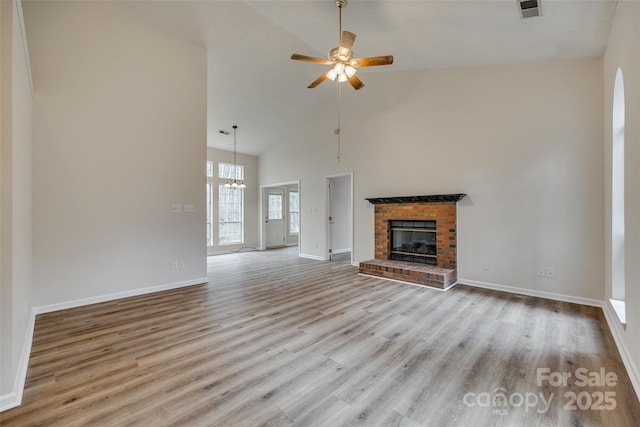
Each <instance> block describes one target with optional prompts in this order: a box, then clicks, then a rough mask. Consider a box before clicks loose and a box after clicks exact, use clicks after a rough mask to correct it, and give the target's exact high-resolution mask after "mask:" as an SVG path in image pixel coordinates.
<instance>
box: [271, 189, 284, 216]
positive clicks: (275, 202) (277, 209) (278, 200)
mask: <svg viewBox="0 0 640 427" xmlns="http://www.w3.org/2000/svg"><path fill="white" fill-rule="evenodd" d="M282 216H283V215H282V194H269V219H283V218H282Z"/></svg>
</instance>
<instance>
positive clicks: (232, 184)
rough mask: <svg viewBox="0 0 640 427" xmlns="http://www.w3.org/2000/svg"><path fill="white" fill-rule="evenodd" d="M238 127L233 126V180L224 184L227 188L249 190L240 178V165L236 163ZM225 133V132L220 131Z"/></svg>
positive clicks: (228, 180)
mask: <svg viewBox="0 0 640 427" xmlns="http://www.w3.org/2000/svg"><path fill="white" fill-rule="evenodd" d="M237 129H238V126H236V125H233V179H227V182H225V183H224V187H225V188H233V189H237V188H247V186H246V185H245V183H244V181H243V180H241V179H237V178H238V163H237V162H236V130H237ZM220 132H221V133H224V132H223V131H220Z"/></svg>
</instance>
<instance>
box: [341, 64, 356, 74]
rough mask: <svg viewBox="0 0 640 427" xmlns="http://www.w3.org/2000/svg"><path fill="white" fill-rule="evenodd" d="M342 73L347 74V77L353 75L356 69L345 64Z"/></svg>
mask: <svg viewBox="0 0 640 427" xmlns="http://www.w3.org/2000/svg"><path fill="white" fill-rule="evenodd" d="M344 73H345V74H346V75H347V77H353V76H355V74H356V69H355V68H353V67H352V66H351V65H346V66H345V67H344Z"/></svg>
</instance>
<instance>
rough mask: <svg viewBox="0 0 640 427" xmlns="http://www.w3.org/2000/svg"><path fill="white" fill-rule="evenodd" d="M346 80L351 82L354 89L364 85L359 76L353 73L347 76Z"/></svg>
mask: <svg viewBox="0 0 640 427" xmlns="http://www.w3.org/2000/svg"><path fill="white" fill-rule="evenodd" d="M347 80H349V83H351V86H353V88H354V89H355V90H359V89H362V88H363V87H364V83H362V80H360V78H359V77H358V76H356V75H355V74H354V75H353V76H351V77H347Z"/></svg>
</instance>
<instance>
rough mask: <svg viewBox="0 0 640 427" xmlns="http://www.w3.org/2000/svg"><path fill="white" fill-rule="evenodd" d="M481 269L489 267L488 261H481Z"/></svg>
mask: <svg viewBox="0 0 640 427" xmlns="http://www.w3.org/2000/svg"><path fill="white" fill-rule="evenodd" d="M482 269H483V270H488V269H489V261H482Z"/></svg>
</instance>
